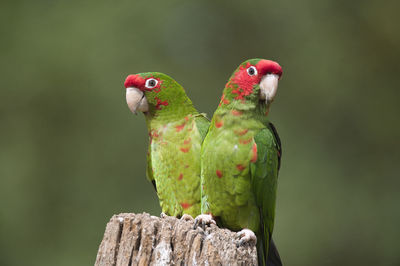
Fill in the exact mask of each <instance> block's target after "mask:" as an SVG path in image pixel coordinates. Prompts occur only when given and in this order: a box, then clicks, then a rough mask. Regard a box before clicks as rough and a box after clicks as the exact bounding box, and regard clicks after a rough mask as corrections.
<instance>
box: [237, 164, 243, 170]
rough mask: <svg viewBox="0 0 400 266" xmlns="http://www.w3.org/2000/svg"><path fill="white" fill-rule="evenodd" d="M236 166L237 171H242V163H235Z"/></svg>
mask: <svg viewBox="0 0 400 266" xmlns="http://www.w3.org/2000/svg"><path fill="white" fill-rule="evenodd" d="M236 168H237V169H238V170H239V171H243V170H244V168H245V167H244V166H243V165H241V164H238V165H236Z"/></svg>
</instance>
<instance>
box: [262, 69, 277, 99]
mask: <svg viewBox="0 0 400 266" xmlns="http://www.w3.org/2000/svg"><path fill="white" fill-rule="evenodd" d="M278 80H279V75H277V74H267V75H264V76H263V77H262V79H261V82H260V98H261V99H262V100H265V102H266V103H267V104H270V103H271V102H272V101H273V100H274V98H275V95H276V91H277V90H278Z"/></svg>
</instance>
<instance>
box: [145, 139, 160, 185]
mask: <svg viewBox="0 0 400 266" xmlns="http://www.w3.org/2000/svg"><path fill="white" fill-rule="evenodd" d="M150 150H151V149H150V145H149V151H148V153H147V169H146V177H147V179H148V180H149V181H150V182H151V183H152V184H153V187H154V189H155V190H156V192H157V186H156V180H155V179H154V176H153V166H152V164H151V160H150V158H151V157H150V152H151V151H150Z"/></svg>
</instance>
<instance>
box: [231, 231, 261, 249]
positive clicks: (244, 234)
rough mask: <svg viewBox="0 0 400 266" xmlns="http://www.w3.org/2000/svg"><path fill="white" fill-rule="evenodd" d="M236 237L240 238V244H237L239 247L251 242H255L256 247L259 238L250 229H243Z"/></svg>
mask: <svg viewBox="0 0 400 266" xmlns="http://www.w3.org/2000/svg"><path fill="white" fill-rule="evenodd" d="M236 235H237V236H239V237H240V239H239V243H238V244H236V246H237V247H239V246H243V245H244V244H246V243H251V242H253V243H254V245H255V244H257V237H256V235H255V234H254V232H253V231H251V230H250V229H243V230H241V231H239V232H237V233H236Z"/></svg>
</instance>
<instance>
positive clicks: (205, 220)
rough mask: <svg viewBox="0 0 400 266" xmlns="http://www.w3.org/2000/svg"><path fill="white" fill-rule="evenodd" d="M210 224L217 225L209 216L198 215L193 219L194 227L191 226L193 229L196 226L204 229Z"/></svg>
mask: <svg viewBox="0 0 400 266" xmlns="http://www.w3.org/2000/svg"><path fill="white" fill-rule="evenodd" d="M210 224H215V225H216V224H217V223H216V222H215V220H214V219H213V218H212V215H211V214H200V215H199V216H197V217H196V219H194V225H193V229H196V228H197V226H199V225H200V227H201V228H203V229H204V228H205V227H206V225H210Z"/></svg>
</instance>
